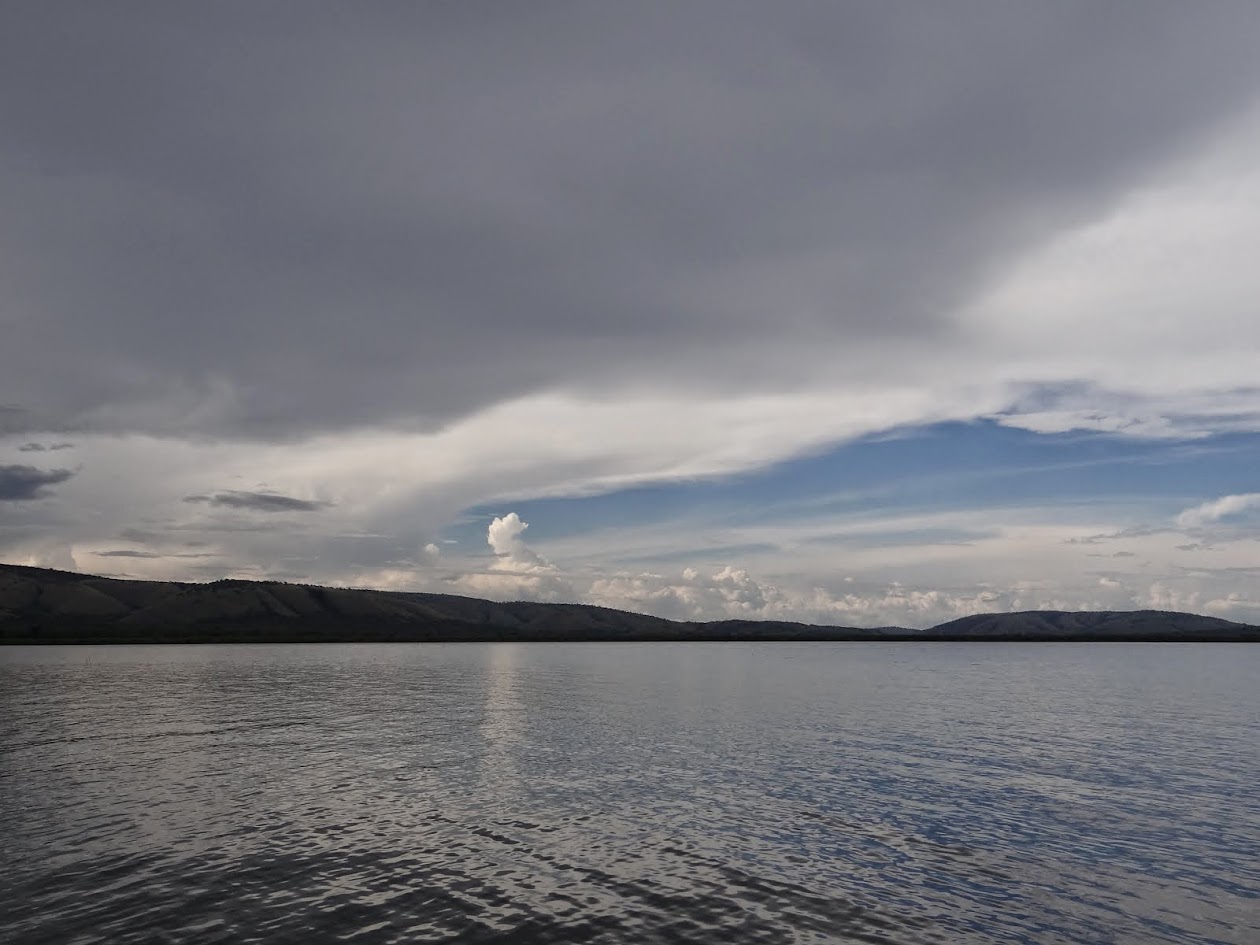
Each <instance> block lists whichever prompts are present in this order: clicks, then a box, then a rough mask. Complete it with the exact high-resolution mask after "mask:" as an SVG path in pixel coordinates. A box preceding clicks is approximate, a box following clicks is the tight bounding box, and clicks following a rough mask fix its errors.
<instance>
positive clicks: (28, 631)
mask: <svg viewBox="0 0 1260 945" xmlns="http://www.w3.org/2000/svg"><path fill="white" fill-rule="evenodd" d="M497 640H503V641H512V640H516V641H534V642H544V641H565V640H568V641H616V640H623V641H633V640H694V641H704V640H766V641H774V640H782V641H791V640H868V641H933V640H936V641H943V640H993V641H997V640H1064V641H1069V640H1089V641H1139V640H1147V641H1201V642H1209V641H1257V642H1260V627H1254V626H1249V625H1246V624H1239V623H1234V622H1232V621H1228V620H1221V619H1219V618H1215V617H1204V616H1200V615H1196V614H1184V613H1171V612H1164V611H1126V612H1107V611H1097V612H1094V611H1080V612H1064V611H1028V612H1023V613H1012V614H977V615H974V616H970V617H963V618H960V619H958V620H952V621H949V622H948V623H943V624H940V625H938V626H935V627H932V628H929V629H926V630H912V629H907V628H904V627H879V628H860V627H838V626H816V625H813V624H803V623H790V622H780V621H760V620H724V621H714V622H684V621H674V620H666V619H663V618H660V617H652V616H648V615H645V614H636V613H629V612H626V611H620V610H613V609H610V608H607V607H597V606H593V605H589V604H544V603H535V602H530V601H513V602H496V601H488V600H480V599H477V598H471V597H458V596H455V595H450V594H430V593H420V592H408V591H377V590H365V589H351V588H334V587H319V586H315V585H303V584H286V583H281V582H273V581H246V580H222V581H214V582H212V583H208V584H186V583H178V582H167V581H135V580H122V579H117V578H107V577H97V576H93V575H88V574H76V573H73V572H68V571H54V570H49V569H44V568H31V567H25V566H22V565H10V564H0V643H198V642H204V643H213V642H225V643H226V642H233V643H244V642H353V641H363V642H367V641H380V642H388V641H397V642H425V641H432V642H436V641H497Z"/></svg>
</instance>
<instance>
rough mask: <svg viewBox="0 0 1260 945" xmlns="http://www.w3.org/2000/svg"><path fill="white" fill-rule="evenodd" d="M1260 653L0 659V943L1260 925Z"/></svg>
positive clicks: (1239, 928) (1112, 932)
mask: <svg viewBox="0 0 1260 945" xmlns="http://www.w3.org/2000/svg"><path fill="white" fill-rule="evenodd" d="M1257 783H1260V647H1250V646H1247V645H1237V646H1234V645H1215V646H1206V647H1198V648H1195V647H1189V646H1175V645H1174V646H1150V645H1146V646H1142V645H1138V646H1102V645H1098V646H1092V647H1091V646H1077V645H1063V644H1050V645H1036V644H1021V645H992V646H990V645H980V644H960V645H952V644H941V645H931V646H907V645H900V646H899V645H896V644H892V645H879V644H818V645H813V644H779V645H775V644H768V645H759V644H698V645H697V644H691V645H688V644H679V645H665V644H638V645H634V644H632V645H610V644H593V645H498V644H495V645H417V646H406V645H399V646H374V645H365V646H321V647H302V646H291V647H283V646H277V647H167V648H160V647H155V648H147V647H119V648H87V647H84V648H78V647H75V648H52V647H49V648H9V649H3V648H0V836H3V837H4V838H5V841H4V845H3V847H0V941H5V942H8V941H15V942H32V943H35V942H49V943H52V942H57V943H61V942H82V943H93V942H102V943H103V942H247V941H256V942H325V941H327V942H332V941H355V942H363V943H375V942H417V941H420V942H446V941H458V942H504V943H507V942H512V943H517V942H522V943H529V942H609V943H617V942H638V941H643V942H657V941H659V942H742V941H767V942H786V941H794V942H849V941H855V942H890V943H923V942H942V943H946V942H948V943H955V942H962V943H998V942H1001V943H1010V942H1025V943H1045V942H1108V943H1132V945H1138V943H1143V945H1145V943H1160V942H1185V943H1190V942H1193V943H1204V942H1208V943H1210V942H1218V943H1233V945H1255V943H1256V942H1258V941H1260V909H1258V907H1257V900H1256V896H1255V892H1254V891H1255V890H1256V889H1260V857H1257V855H1256V851H1257V850H1260V805H1256V804H1255V803H1254V798H1255V785H1256V784H1257Z"/></svg>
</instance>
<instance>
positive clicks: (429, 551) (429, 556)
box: [424, 542, 442, 561]
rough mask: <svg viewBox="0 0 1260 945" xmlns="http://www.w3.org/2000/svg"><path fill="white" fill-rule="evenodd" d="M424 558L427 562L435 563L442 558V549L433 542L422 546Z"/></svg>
mask: <svg viewBox="0 0 1260 945" xmlns="http://www.w3.org/2000/svg"><path fill="white" fill-rule="evenodd" d="M424 557H425V560H427V561H436V560H437V559H438V558H440V557H442V549H441V548H439V547H438V546H437V545H435V544H434V543H433V542H429V543H428V544H427V545H425V546H424Z"/></svg>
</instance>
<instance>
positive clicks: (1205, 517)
mask: <svg viewBox="0 0 1260 945" xmlns="http://www.w3.org/2000/svg"><path fill="white" fill-rule="evenodd" d="M1255 508H1260V492H1244V493H1240V494H1238V495H1226V496H1221V497H1220V498H1219V499H1213V500H1212V501H1210V502H1204V503H1203V504H1202V505H1196V506H1195V507H1194V508H1190V509H1186V510H1185V511H1184V512H1182V513H1181V514H1180V515H1178V516H1177V524H1178V525H1179V526H1181V527H1182V528H1194V527H1197V526H1200V525H1210V524H1212V523H1213V522H1219V521H1221V520H1222V519H1226V518H1232V517H1233V516H1236V515H1241V514H1243V513H1245V512H1248V511H1250V510H1251V509H1255Z"/></svg>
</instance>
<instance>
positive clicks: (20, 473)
mask: <svg viewBox="0 0 1260 945" xmlns="http://www.w3.org/2000/svg"><path fill="white" fill-rule="evenodd" d="M74 474H75V473H74V470H71V469H37V468H36V467H34V466H21V465H11V466H0V502H26V501H30V500H32V499H41V498H43V497H44V496H46V495H48V487H49V486H55V485H57V484H58V483H61V482H65V481H66V480H67V479H69V478H70V477H72V476H73V475H74Z"/></svg>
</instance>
